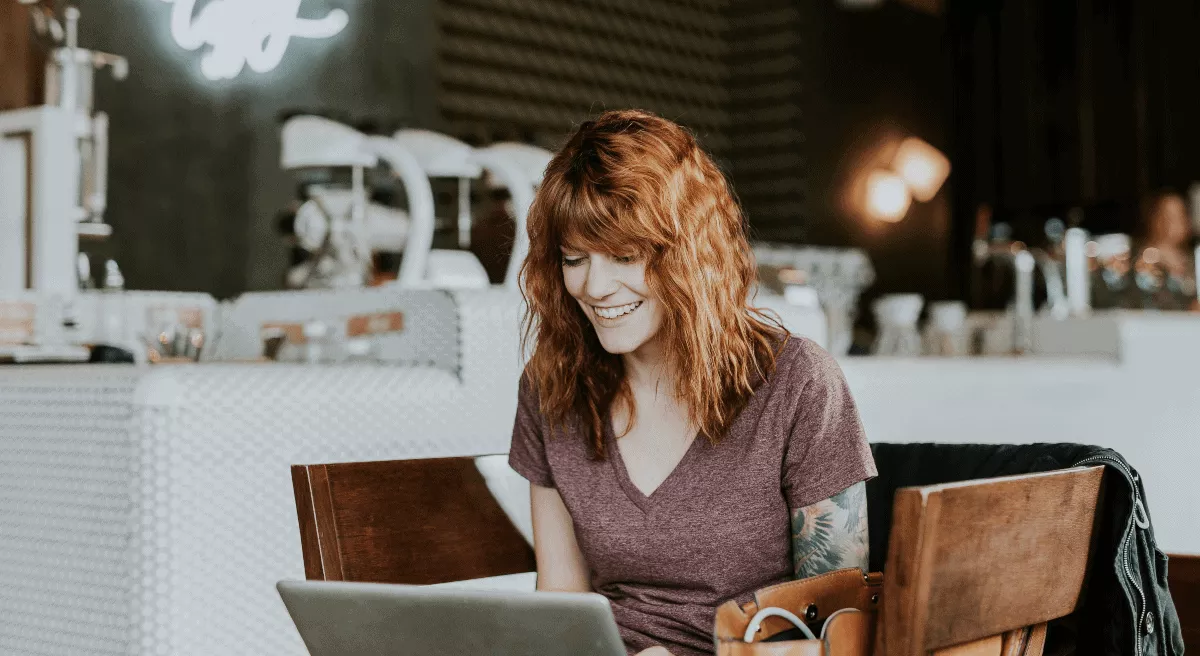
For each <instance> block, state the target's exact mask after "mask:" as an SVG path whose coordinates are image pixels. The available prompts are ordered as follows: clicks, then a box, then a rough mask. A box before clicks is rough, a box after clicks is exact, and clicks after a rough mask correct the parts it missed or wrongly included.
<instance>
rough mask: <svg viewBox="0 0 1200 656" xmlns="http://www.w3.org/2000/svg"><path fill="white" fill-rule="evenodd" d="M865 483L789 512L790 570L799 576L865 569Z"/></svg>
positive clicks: (801, 577)
mask: <svg viewBox="0 0 1200 656" xmlns="http://www.w3.org/2000/svg"><path fill="white" fill-rule="evenodd" d="M867 547H868V542H867V484H866V483H855V484H854V485H851V486H850V487H848V488H846V489H844V490H842V491H841V492H838V493H837V494H835V495H833V496H832V497H829V498H828V499H826V500H824V501H818V502H817V503H814V504H812V505H811V506H805V507H803V508H798V509H796V510H793V511H792V570H793V572H794V574H795V576H796V578H798V579H804V578H808V577H810V576H816V575H818V574H824V573H826V572H832V571H834V570H836V569H843V568H846V567H858V568H859V569H861V570H863V571H864V572H865V571H867Z"/></svg>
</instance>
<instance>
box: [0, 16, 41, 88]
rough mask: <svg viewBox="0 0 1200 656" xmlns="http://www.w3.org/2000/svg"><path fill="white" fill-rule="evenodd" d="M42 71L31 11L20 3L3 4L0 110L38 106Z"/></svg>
mask: <svg viewBox="0 0 1200 656" xmlns="http://www.w3.org/2000/svg"><path fill="white" fill-rule="evenodd" d="M39 68H40V58H39V57H38V56H37V54H36V53H35V51H34V47H33V43H32V38H31V34H30V30H29V15H28V10H26V9H25V7H22V6H21V5H19V4H17V3H16V2H3V3H0V110H4V109H14V108H16V107H28V106H29V105H34V104H37V101H38V100H39V99H38V97H37V96H38V89H39V87H40V85H39V84H38V81H39V80H40V78H41V76H40V75H37V74H35V71H37V70H38V69H39Z"/></svg>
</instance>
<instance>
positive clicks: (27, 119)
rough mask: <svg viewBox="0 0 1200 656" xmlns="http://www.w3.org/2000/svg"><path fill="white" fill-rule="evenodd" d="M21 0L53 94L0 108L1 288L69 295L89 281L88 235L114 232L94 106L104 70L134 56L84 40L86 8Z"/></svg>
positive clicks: (104, 122)
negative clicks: (32, 103)
mask: <svg viewBox="0 0 1200 656" xmlns="http://www.w3.org/2000/svg"><path fill="white" fill-rule="evenodd" d="M6 1H7V0H6ZM18 1H19V2H20V3H21V4H24V5H28V7H29V10H30V12H31V15H32V19H33V25H34V28H35V32H36V34H37V35H38V36H39V37H40V40H41V41H42V42H43V43H45V44H47V45H48V47H49V52H48V54H47V59H46V71H45V75H46V77H45V88H46V91H45V104H43V105H41V106H38V107H28V108H22V109H15V110H10V111H4V112H0V235H3V238H2V239H0V292H2V293H15V292H22V291H24V290H34V291H37V292H51V293H59V294H68V295H70V294H73V293H74V292H75V291H76V290H77V289H78V288H79V287H80V276H81V272H80V268H79V266H78V253H79V239H80V238H81V237H83V238H104V237H107V236H109V235H110V234H111V233H112V229H111V227H110V226H109V225H108V224H106V223H105V222H104V213H105V210H106V206H107V177H108V115H107V114H105V113H104V112H99V111H96V110H95V103H94V99H95V93H94V85H93V82H94V79H95V73H96V72H97V71H99V70H103V69H108V70H109V71H110V72H111V74H112V76H113V77H114V78H116V79H118V80H122V79H124V78H125V77H126V76H127V75H128V73H129V66H128V63H127V62H126V60H125V59H124V58H123V57H120V56H117V55H113V54H109V53H105V52H98V51H95V50H89V49H86V48H81V47H80V46H79V20H80V12H79V10H78V9H77V8H75V7H73V6H68V7H66V8H65V9H64V10H63V12H62V14H61V16H60V15H58V14H56V13H55V12H54V10H53V9H51V8H50V7H49V6H47V4H48V3H44V2H42V1H41V0H18Z"/></svg>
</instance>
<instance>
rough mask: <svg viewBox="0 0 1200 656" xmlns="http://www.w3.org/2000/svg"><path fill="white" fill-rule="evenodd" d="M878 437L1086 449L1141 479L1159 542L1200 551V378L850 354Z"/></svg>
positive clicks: (870, 429)
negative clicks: (1116, 455) (1108, 451)
mask: <svg viewBox="0 0 1200 656" xmlns="http://www.w3.org/2000/svg"><path fill="white" fill-rule="evenodd" d="M842 368H843V370H844V371H845V374H846V378H847V380H848V382H849V383H850V388H851V390H852V391H853V394H854V397H855V400H856V401H857V402H858V405H859V408H860V411H861V413H862V418H863V424H864V426H865V427H866V430H867V436H868V437H869V439H870V440H871V441H873V442H937V443H998V444H1021V443H1029V442H1077V443H1088V444H1097V445H1100V446H1105V447H1110V448H1112V449H1115V450H1117V451H1118V452H1120V453H1121V454H1122V455H1123V456H1125V458H1126V459H1127V460H1128V461H1129V463H1130V464H1131V465H1133V466H1134V468H1136V469H1137V470H1138V472H1139V473H1140V474H1141V477H1142V480H1143V484H1144V486H1145V488H1146V495H1147V497H1148V502H1149V508H1150V512H1151V515H1152V518H1153V521H1154V531H1155V536H1156V537H1157V539H1158V543H1159V546H1160V547H1161V548H1162V549H1164V550H1165V551H1168V552H1176V553H1179V552H1184V553H1200V488H1197V486H1196V484H1195V480H1196V473H1195V472H1196V465H1197V463H1200V376H1196V375H1192V374H1191V373H1190V372H1185V371H1182V370H1179V369H1175V370H1164V369H1162V368H1155V369H1137V368H1131V367H1128V366H1125V365H1123V364H1121V363H1117V362H1112V361H1088V360H1065V359H1060V360H1050V359H1041V358H1020V359H1002V358H996V359H991V358H974V359H962V360H934V359H924V360H889V359H882V358H861V359H860V358H847V359H844V360H843V361H842Z"/></svg>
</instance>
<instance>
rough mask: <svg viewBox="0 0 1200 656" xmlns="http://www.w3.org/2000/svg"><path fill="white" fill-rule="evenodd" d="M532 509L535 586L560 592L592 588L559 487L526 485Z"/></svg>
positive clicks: (584, 590) (582, 590)
mask: <svg viewBox="0 0 1200 656" xmlns="http://www.w3.org/2000/svg"><path fill="white" fill-rule="evenodd" d="M529 492H530V494H529V496H530V503H531V504H533V505H532V510H533V550H534V553H535V554H536V555H537V589H538V590H553V591H559V592H591V591H592V584H591V581H590V580H589V577H588V567H587V562H585V561H584V559H583V552H581V551H580V550H579V543H578V542H576V541H575V527H574V526H573V525H572V524H571V513H569V512H568V511H567V506H566V504H564V503H563V500H562V497H561V496H559V494H558V490H556V489H554V488H552V487H542V486H540V485H532V484H531V485H530V486H529Z"/></svg>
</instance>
